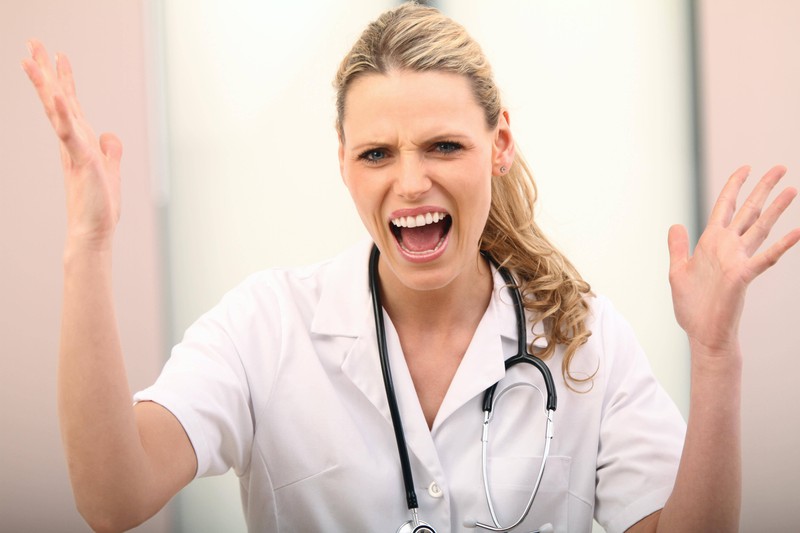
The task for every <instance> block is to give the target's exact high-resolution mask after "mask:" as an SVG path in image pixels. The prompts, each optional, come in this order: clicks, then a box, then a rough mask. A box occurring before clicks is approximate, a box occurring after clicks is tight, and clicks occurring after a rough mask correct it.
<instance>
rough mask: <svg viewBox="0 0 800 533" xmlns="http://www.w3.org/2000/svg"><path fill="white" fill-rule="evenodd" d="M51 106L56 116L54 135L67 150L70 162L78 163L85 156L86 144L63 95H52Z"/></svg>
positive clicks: (84, 158)
mask: <svg viewBox="0 0 800 533" xmlns="http://www.w3.org/2000/svg"><path fill="white" fill-rule="evenodd" d="M53 107H54V108H55V112H56V116H57V120H56V124H54V126H55V130H56V135H58V138H59V139H60V140H61V143H62V145H63V146H64V148H65V149H66V150H67V153H68V154H69V157H70V159H71V160H72V162H73V163H75V164H77V165H80V164H82V163H83V162H84V161H85V160H86V158H87V150H86V144H85V142H84V139H83V138H82V136H81V135H80V133H79V132H78V130H77V128H76V127H75V120H74V117H73V115H72V112H71V111H70V110H69V109H68V108H67V103H66V102H65V101H64V96H63V95H61V94H56V95H53Z"/></svg>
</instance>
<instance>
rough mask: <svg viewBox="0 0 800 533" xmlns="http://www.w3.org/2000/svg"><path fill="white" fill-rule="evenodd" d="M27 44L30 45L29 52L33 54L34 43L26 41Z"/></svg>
mask: <svg viewBox="0 0 800 533" xmlns="http://www.w3.org/2000/svg"><path fill="white" fill-rule="evenodd" d="M25 45H26V46H27V47H28V53H29V54H30V55H33V43H31V42H30V41H28V42H26V43H25Z"/></svg>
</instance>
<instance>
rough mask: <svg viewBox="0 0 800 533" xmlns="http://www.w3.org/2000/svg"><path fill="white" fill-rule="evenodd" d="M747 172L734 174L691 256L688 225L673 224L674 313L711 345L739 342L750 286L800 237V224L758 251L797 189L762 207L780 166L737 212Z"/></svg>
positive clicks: (693, 336) (695, 336) (694, 335)
mask: <svg viewBox="0 0 800 533" xmlns="http://www.w3.org/2000/svg"><path fill="white" fill-rule="evenodd" d="M748 171H749V169H747V168H746V167H744V168H741V169H739V170H738V171H736V172H735V173H734V174H733V175H732V176H731V178H730V180H729V181H728V183H727V184H726V186H725V188H724V189H723V191H722V193H721V194H720V197H719V199H718V200H717V203H716V205H715V206H714V209H713V211H712V213H711V217H710V219H709V222H708V226H707V228H706V229H705V231H704V232H703V234H702V236H701V237H700V240H699V241H698V243H697V247H696V248H695V250H694V254H693V255H692V256H691V257H690V256H689V244H688V236H687V234H686V230H685V228H683V227H682V226H674V227H672V228H671V229H670V234H669V248H670V285H671V287H672V299H673V306H674V309H675V316H676V318H677V320H678V323H679V324H680V326H681V327H682V328H683V329H684V330H685V331H686V333H687V335H688V336H689V338H690V339H692V340H694V341H697V342H700V343H701V344H703V345H704V346H707V347H710V348H726V347H729V346H731V345H732V344H733V343H735V342H736V337H737V331H738V324H739V318H740V316H741V313H742V308H743V306H744V298H745V292H746V289H747V286H748V285H749V283H750V282H751V281H753V279H755V278H756V277H757V276H758V275H759V274H761V273H762V272H764V271H765V270H766V269H767V268H769V267H770V266H771V265H773V264H775V263H776V262H777V261H778V259H779V258H780V257H781V255H783V254H784V253H785V252H786V250H788V249H789V248H791V247H792V246H793V245H794V244H795V243H797V241H798V240H800V228H796V229H794V230H792V231H791V232H789V233H788V234H786V235H785V236H784V237H783V238H781V239H780V240H778V241H777V242H775V243H774V244H772V245H771V246H769V247H767V248H766V249H765V250H763V251H760V252H759V248H760V247H761V245H762V244H763V243H764V241H765V240H766V238H767V236H768V234H769V231H770V230H771V229H772V227H773V226H774V224H775V222H776V221H777V220H778V218H779V217H780V216H781V214H782V213H783V212H784V211H785V210H786V208H787V207H788V206H789V204H790V203H791V201H792V199H793V198H794V197H795V195H796V194H797V191H795V190H794V189H791V188H788V189H786V190H784V191H782V192H781V193H780V194H779V195H778V196H777V197H776V198H775V200H774V201H773V202H772V203H771V204H770V205H769V206H768V207H767V208H766V209H764V210H763V212H762V208H763V206H764V203H765V202H766V199H767V197H768V196H769V194H770V192H771V191H772V189H773V188H774V187H775V185H776V184H777V183H778V181H779V180H780V179H781V178H782V177H783V175H784V174H785V172H786V169H785V168H783V167H775V168H773V169H771V170H770V171H769V172H767V174H765V175H764V177H763V178H762V179H761V181H760V182H759V183H758V185H757V186H756V187H755V188H754V189H753V192H752V193H751V194H750V196H749V197H748V198H747V200H746V201H745V203H744V204H743V205H742V207H741V208H740V209H739V210H738V211H737V210H736V197H737V196H738V193H739V190H740V189H741V186H742V184H743V182H744V180H745V178H746V177H747V174H748Z"/></svg>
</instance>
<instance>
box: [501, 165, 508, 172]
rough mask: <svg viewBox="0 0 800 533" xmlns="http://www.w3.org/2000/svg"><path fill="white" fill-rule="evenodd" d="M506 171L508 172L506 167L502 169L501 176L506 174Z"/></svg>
mask: <svg viewBox="0 0 800 533" xmlns="http://www.w3.org/2000/svg"><path fill="white" fill-rule="evenodd" d="M506 170H508V169H507V168H506V167H504V166H503V167H500V174H505V173H506Z"/></svg>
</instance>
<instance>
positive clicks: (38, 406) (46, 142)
mask: <svg viewBox="0 0 800 533" xmlns="http://www.w3.org/2000/svg"><path fill="white" fill-rule="evenodd" d="M142 23H143V20H142V4H141V2H140V1H139V0H124V1H114V2H105V1H101V0H82V1H70V2H62V1H60V0H27V1H25V2H10V1H4V2H2V4H0V79H1V80H2V82H3V83H2V86H0V249H2V252H0V295H1V296H0V341H1V342H2V349H0V462H1V464H2V468H1V469H0V472H1V473H0V530H2V531H43V532H47V531H59V532H66V533H69V532H77V531H88V530H89V528H88V526H86V524H85V523H84V522H83V520H82V519H81V518H80V516H79V515H78V513H77V511H75V507H74V504H73V499H72V493H71V491H70V488H69V482H68V479H67V473H66V464H65V461H64V457H63V453H62V451H61V440H60V435H59V429H58V421H57V417H56V397H55V394H56V385H55V376H56V356H57V350H58V330H59V313H60V306H61V304H60V295H61V283H62V282H61V249H62V245H63V234H64V207H63V204H64V202H63V187H62V182H61V181H62V180H61V171H60V164H59V155H58V147H57V144H56V142H55V138H54V136H53V134H52V132H51V131H50V128H49V125H48V124H47V120H46V118H45V116H44V113H43V112H42V109H41V106H40V105H39V103H38V101H37V99H36V96H35V93H34V92H33V90H32V88H31V87H30V84H29V82H28V80H27V78H26V76H25V74H24V73H23V72H22V69H21V68H20V66H19V62H20V60H21V59H22V57H23V56H24V55H25V54H26V48H25V41H26V40H27V39H28V38H30V37H38V38H39V39H41V40H42V41H43V42H45V44H46V45H47V46H48V47H49V49H50V51H51V52H53V51H56V50H60V51H64V52H67V53H68V54H69V56H70V58H71V59H72V62H73V66H74V69H75V72H76V76H77V81H78V92H79V95H80V96H81V99H82V101H83V103H84V110H85V113H86V115H87V116H88V117H89V118H90V120H91V121H92V123H93V124H94V125H95V127H96V128H97V129H98V130H99V131H103V130H114V131H115V132H116V133H117V134H118V135H119V136H120V137H121V138H122V139H123V142H124V145H125V155H124V157H123V176H124V178H123V179H124V184H123V198H124V206H123V217H122V222H121V224H120V227H119V230H118V234H117V248H116V255H115V265H114V269H115V275H116V292H117V294H116V296H117V300H118V318H119V322H120V324H121V335H122V339H123V345H124V347H125V350H126V357H127V361H128V369H129V378H130V382H131V385H132V387H134V388H141V387H143V386H144V385H146V384H148V383H149V382H151V381H152V380H153V379H154V377H155V376H156V375H157V372H158V369H159V368H160V367H161V364H162V361H163V358H164V349H163V342H162V326H161V324H162V316H161V315H162V313H161V308H160V288H159V282H160V279H159V276H160V274H159V271H158V268H159V259H158V257H157V255H156V251H157V250H158V247H157V228H156V216H155V215H156V213H155V211H154V207H153V206H154V203H153V201H152V194H151V190H150V189H151V176H150V169H149V161H148V138H147V123H146V120H147V106H146V103H147V101H146V94H145V86H144V79H145V73H144V66H145V65H144V59H145V58H144V46H143V39H142V35H143V32H142ZM168 513H169V511H167V512H164V513H162V514H161V515H160V516H158V517H157V518H156V519H154V520H152V521H151V522H149V523H148V524H147V525H146V526H143V527H142V528H140V531H148V532H158V531H166V530H167V529H168V518H169V516H168Z"/></svg>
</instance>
